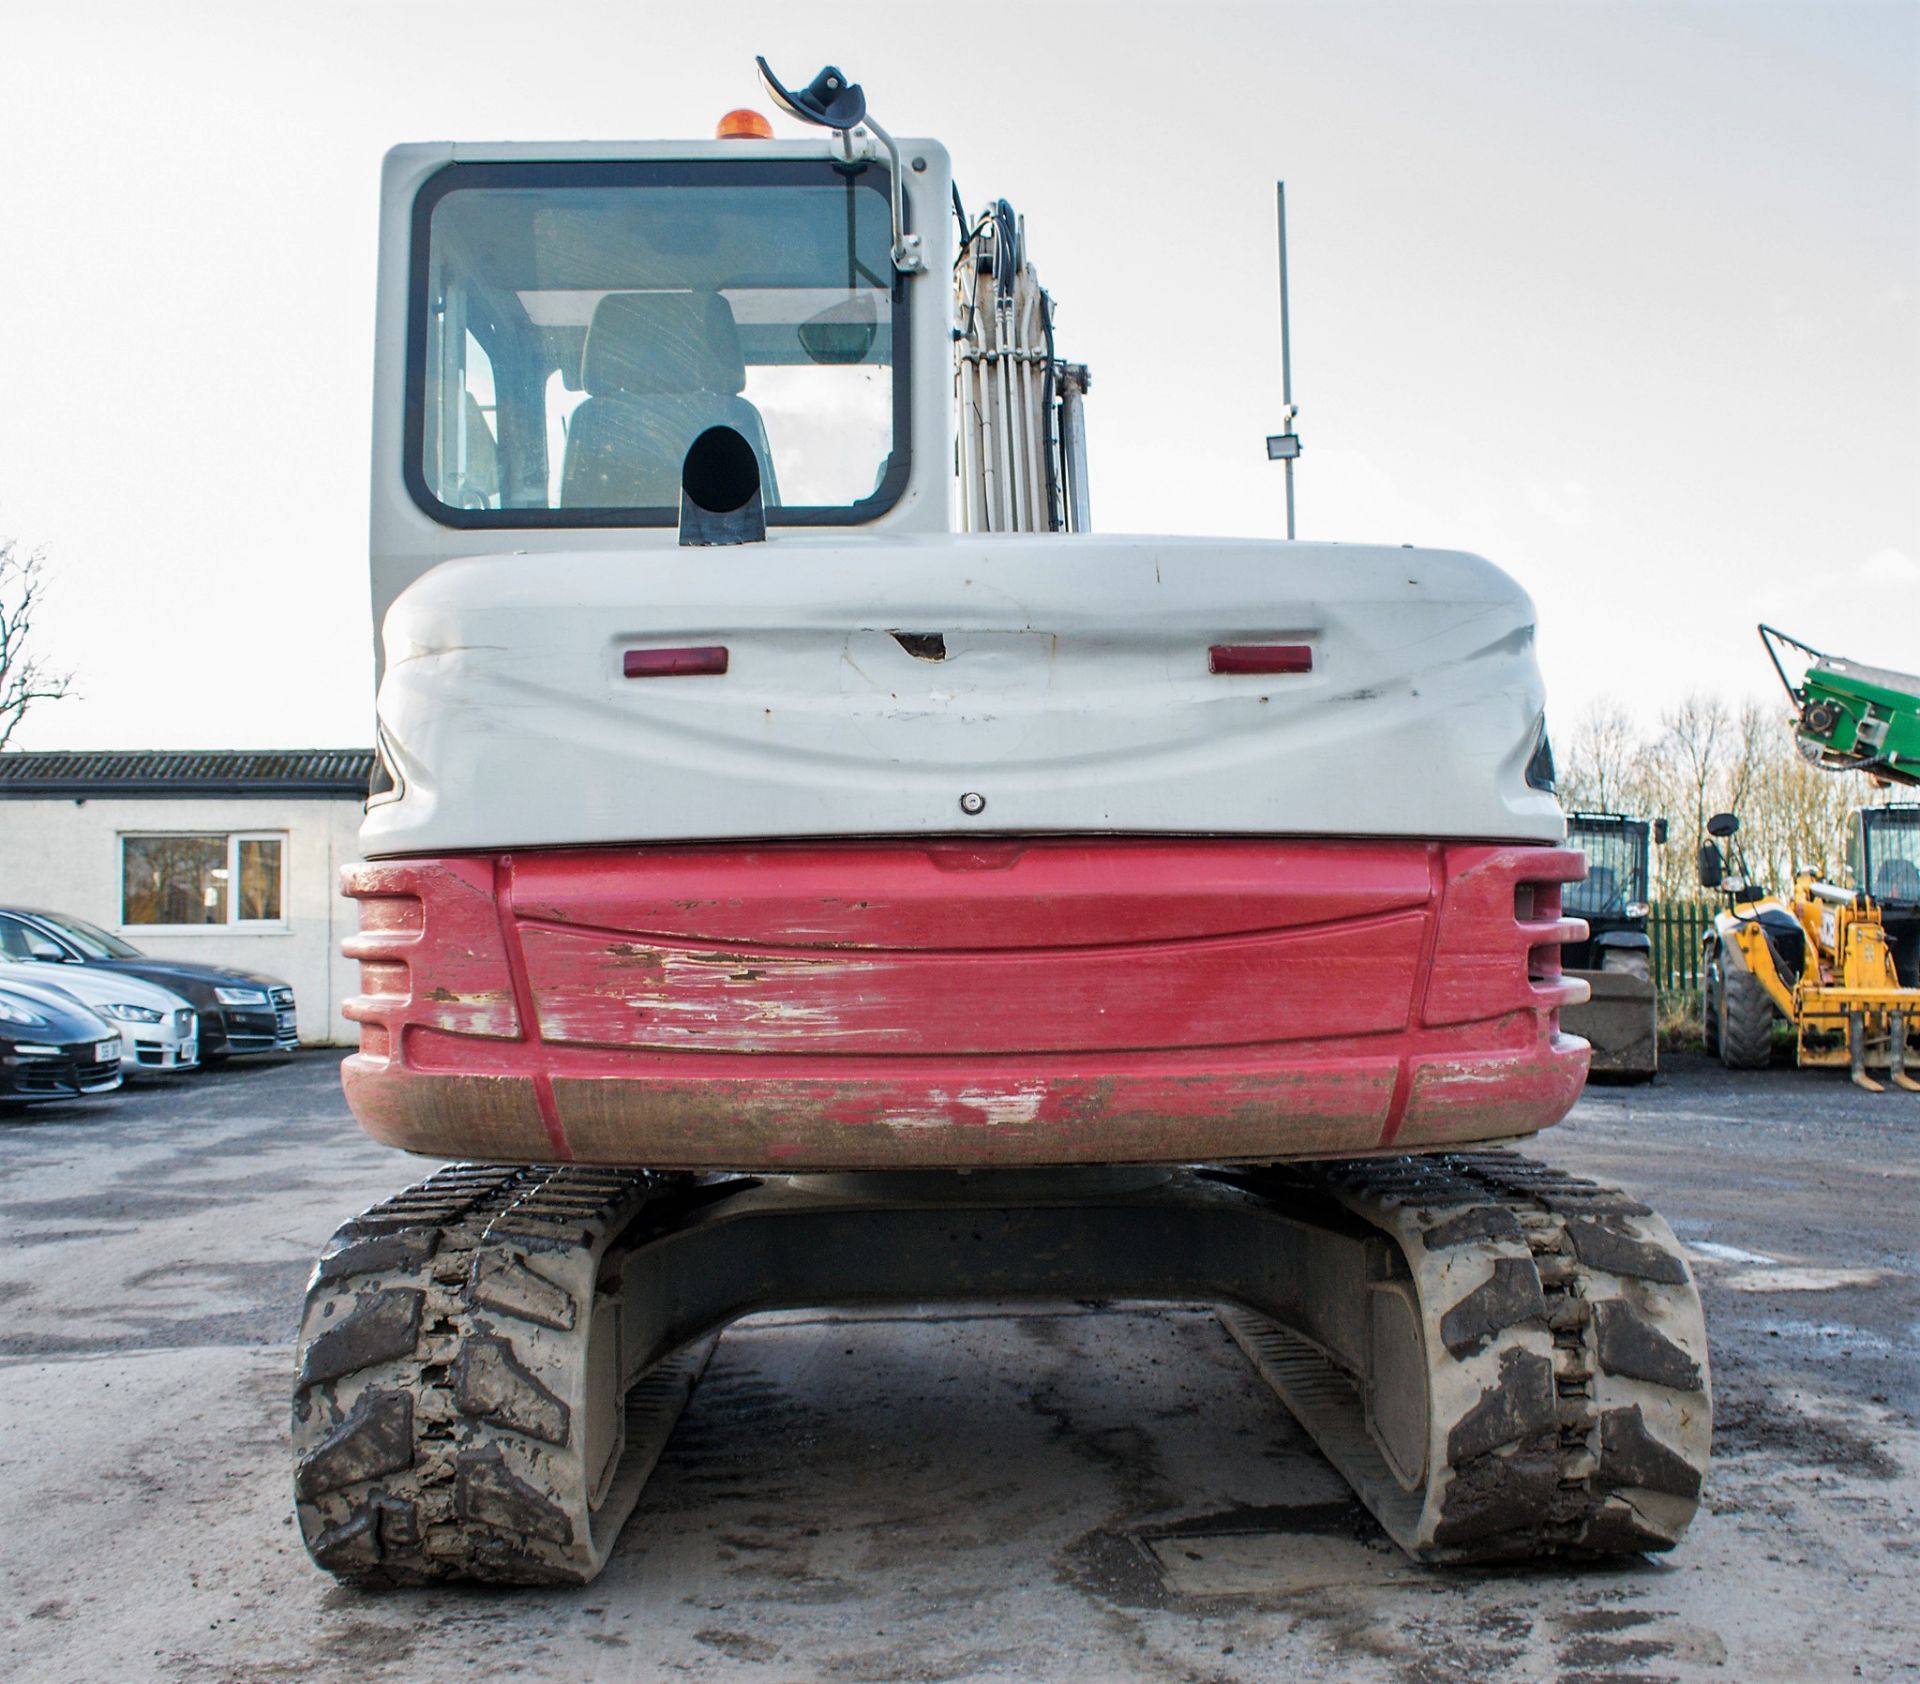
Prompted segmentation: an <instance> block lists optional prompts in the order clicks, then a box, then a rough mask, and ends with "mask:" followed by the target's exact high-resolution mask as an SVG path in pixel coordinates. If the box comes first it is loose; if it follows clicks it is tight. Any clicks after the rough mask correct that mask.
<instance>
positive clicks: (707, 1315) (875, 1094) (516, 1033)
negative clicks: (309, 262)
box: [293, 63, 1710, 1584]
mask: <svg viewBox="0 0 1920 1684" xmlns="http://www.w3.org/2000/svg"><path fill="white" fill-rule="evenodd" d="M762 71H763V79H764V81H765V83H766V87H767V91H768V94H769V96H770V98H771V99H772V100H773V102H774V104H775V106H776V107H777V108H778V109H779V110H780V111H781V112H783V113H784V114H785V116H786V117H787V118H788V119H789V120H790V121H791V123H792V125H793V128H794V131H795V132H794V135H793V136H791V137H781V138H775V137H774V135H773V134H772V131H771V125H770V124H769V123H768V122H767V121H766V119H764V118H761V117H758V116H756V115H754V114H753V113H750V112H741V113H732V114H729V115H728V116H727V117H726V118H725V119H723V121H722V124H721V129H720V135H721V137H722V138H716V139H714V140H712V141H702V142H693V143H679V144H666V143H653V142H649V143H642V144H633V145H619V146H613V145H552V144H542V145H527V146H514V145H485V146H468V145H459V146H454V145H419V146H403V147H400V148H399V149H397V150H395V151H394V152H392V153H391V154H390V155H389V156H388V159H387V162H386V168H385V176H384V185H383V195H384V198H383V218H384V221H383V228H382V246H381V259H380V277H379V287H380V297H379V312H378V347H377V353H376V363H375V378H376V389H377V399H376V425H375V435H374V469H373V516H372V572H373V604H374V613H375V624H376V626H377V627H378V628H379V629H380V633H381V644H380V651H379V659H380V666H381V676H380V680H379V691H378V716H379V736H378V742H379V770H378V772H377V773H376V781H375V788H374V790H373V792H372V795H371V798H370V800H369V803H368V808H367V814H366V821H365V827H364V831H363V846H364V851H365V854H366V863H364V864H361V865H356V866H353V867H351V868H350V869H349V870H348V872H347V874H346V890H347V893H348V894H350V895H351V896H353V897H354V898H355V899H356V900H357V901H358V902H359V907H360V930H359V933H358V934H357V935H355V936H353V937H352V938H351V939H350V941H349V943H348V952H349V954H350V956H351V957H352V958H354V959H355V960H357V961H358V962H359V965H360V968H361V977H362V982H361V992H360V994H359V995H358V996H357V997H356V998H355V999H354V1000H353V1001H352V1002H351V1004H350V1006H349V1007H348V1013H349V1016H350V1017H351V1018H353V1019H354V1020H355V1021H356V1022H357V1023H358V1025H359V1031H360V1043H359V1047H358V1050H357V1051H356V1052H354V1053H353V1054H352V1056H351V1057H349V1058H348V1059H347V1060H346V1063H345V1066H344V1079H345V1085H346V1091H347V1096H348V1099H349V1101H350V1103H351V1105H352V1108H353V1111H354V1113H355V1115H356V1116H357V1117H358V1119H359V1120H360V1122H361V1124H362V1125H363V1126H364V1127H365V1129H366V1130H367V1131H368V1132H369V1133H370V1134H371V1135H372V1136H373V1137H374V1138H375V1139H377V1140H379V1141H382V1142H384V1143H386V1144H388V1145H390V1146H393V1147H396V1148H398V1149H401V1150H403V1151H407V1152H413V1153H418V1154H422V1155H424V1156H427V1157H431V1158H435V1159H441V1160H452V1162H451V1164H450V1166H449V1167H445V1168H442V1169H440V1170H438V1171H437V1172H436V1173H434V1174H432V1175H430V1176H429V1177H428V1178H427V1179H426V1180H425V1181H422V1182H421V1183H419V1184H418V1185H417V1186H414V1187H413V1188H411V1189H409V1190H408V1191H406V1192H404V1193H402V1194H400V1195H399V1196H398V1197H396V1198H393V1199H390V1200H388V1201H387V1202H385V1203H383V1204H380V1205H376V1206H375V1207H374V1208H372V1209H370V1210H367V1211H364V1212H362V1213H361V1214H360V1215H358V1216H356V1217H354V1218H352V1219H351V1220H350V1221H348V1222H346V1223H345V1225H344V1226H342V1227H341V1228H340V1230H339V1231H338V1233H336V1234H335V1235H334V1237H333V1239H332V1240H331V1242H330V1243H329V1244H328V1245H327V1247H326V1248H325V1251H324V1253H323V1255H322V1256H321V1258H320V1260H319V1263H318V1265H317V1266H316V1268H315V1271H314V1274H313V1278H312V1283H311V1286H310V1290H309V1293H308V1298H307V1302H306V1308H305V1314H304V1322H303V1327H302V1334H301V1345H300V1355H299V1375H298V1380H297V1388H296V1392H295V1400H294V1410H293V1432H294V1440H295V1447H296V1451H297V1457H298V1462H297V1470H296V1473H295V1496H296V1502H297V1509H298V1515H299V1523H300V1527H301V1530H302V1533H303V1535H304V1538H305V1541H306V1544H307V1547H308V1549H309V1551H310V1552H311V1553H312V1556H313V1558H314V1560H315V1561H316V1562H317V1563H318V1564H319V1565H320V1566H321V1567H322V1568H324V1569H326V1570H327V1571H329V1572H331V1573H334V1574H337V1575H339V1576H340V1577H341V1578H343V1579H346V1580H351V1581H355V1582H359V1583H363V1584H416V1583H422V1582H426V1581H434V1580H442V1579H481V1580H492V1581H500V1582H508V1583H552V1582H572V1583H578V1582H582V1581H585V1580H588V1579H591V1578H592V1577H593V1576H594V1574H595V1573H597V1572H598V1571H599V1570H600V1568H601V1566H602V1565H603V1563H604V1562H605V1561H606V1559H607V1555H608V1552H609V1550H610V1549H612V1547H613V1545H614V1542H615V1539H616V1537H617V1536H618V1535H619V1533H620V1529H621V1527H622V1524H623V1523H624V1522H625V1521H626V1520H627V1518H628V1516H629V1514H630V1513H631V1512H632V1511H633V1510H634V1508H635V1505H636V1502H637V1501H638V1499H639V1496H640V1493H641V1490H642V1488H643V1485H644V1483H645V1481H646V1479H647V1476H648V1474H649V1472H650V1471H651V1469H652V1467H653V1466H654V1464H655V1461H656V1459H657V1458H658V1457H659V1455H660V1454H661V1451H662V1448H663V1446H664V1444H665V1442H666V1439H667V1436H668V1434H669V1433H670V1431H671V1429H672V1425H673V1422H674V1420H675V1417H676V1416H677V1414H678V1413H679V1411H680V1409H681V1408H682V1406H683V1405H684V1404H685V1403H686V1401H687V1399H688V1397H689V1395H690V1393H691V1392H692V1390H693V1389H694V1387H695V1386H696V1385H697V1382H698V1376H699V1373H700V1369H701V1365H702V1363H703V1361H704V1360H705V1356H706V1353H707V1351H708V1349H709V1347H710V1345H711V1343H712V1341H713V1339H714V1338H715V1337H716V1335H717V1333H718V1331H719V1330H720V1329H722V1328H723V1327H725V1326H726V1325H727V1323H729V1322H730V1321H731V1320H733V1319H735V1318H737V1317H739V1316H742V1315H746V1314H749V1313H751V1312H754V1311H758V1310H764V1309H769V1308H774V1307H781V1306H813V1305H844V1304H861V1303H869V1302H876V1301H885V1300H902V1301H909V1302H924V1301H929V1300H941V1299H990V1300H1004V1299H1020V1298H1101V1299H1108V1298H1123V1299H1161V1300H1177V1301H1184V1302H1193V1301H1205V1302H1212V1303H1215V1304H1217V1305H1219V1306H1221V1313H1222V1315H1223V1317H1224V1319H1225V1322H1226V1326H1227V1328H1228V1329H1229V1330H1230V1331H1231V1333H1232V1335H1233V1337H1234V1338H1235V1339H1236V1340H1237V1341H1238V1342H1239V1344H1240V1346H1241V1347H1242V1348H1243V1349H1244V1350H1245V1352H1246V1354H1247V1357H1248V1359H1249V1362H1250V1367H1251V1371H1252V1372H1253V1373H1255V1374H1257V1375H1258V1376H1259V1377H1260V1378H1261V1379H1263V1380H1264V1381H1265V1382H1267V1383H1268V1384H1270V1385H1271V1386H1272V1388H1273V1389H1274V1391H1275V1392H1276V1393H1277V1394H1278V1395H1279V1397H1280V1398H1281V1399H1282V1400H1284V1402H1285V1404H1286V1405H1287V1407H1288V1408H1289V1409H1291V1410H1292V1411H1293V1412H1294V1414H1295V1415H1297V1416H1298V1418H1299V1419H1300V1420H1301V1421H1302V1422H1303V1423H1304V1424H1305V1425H1306V1427H1307V1428H1308V1429H1309V1430H1310V1432H1311V1433H1312V1434H1313V1436H1314V1438H1315V1439H1316V1440H1317V1442H1318V1443H1319V1445H1320V1447H1321V1448H1322V1449H1323V1450H1324V1451H1325V1453H1326V1455H1327V1456H1328V1457H1329V1458H1330V1459H1331V1460H1332V1461H1333V1463H1334V1464H1335V1465H1336V1466H1337V1467H1338V1468H1339V1469H1340V1470H1341V1471H1342V1472H1343V1473H1344V1474H1345V1476H1346V1477H1347V1478H1348V1479H1349V1480H1350V1481H1351V1482H1352V1484H1353V1487H1354V1489H1355V1490H1356V1492H1357V1493H1358V1494H1359V1496H1360V1497H1361V1498H1362V1499H1363V1500H1364V1501H1365V1502H1366V1504H1367V1505H1368V1506H1369V1507H1370V1508H1371V1509H1372V1511H1373V1513H1374V1514H1375V1515H1376V1516H1378V1518H1379V1521H1380V1523H1381V1525H1382V1526H1383V1527H1384V1528H1385V1529H1386V1531H1387V1532H1388V1533H1389V1534H1390V1535H1391V1536H1392V1537H1393V1538H1394V1539H1395V1540H1396V1541H1397V1542H1398V1543H1399V1544H1400V1545H1401V1546H1402V1547H1403V1548H1404V1549H1405V1550H1406V1551H1407V1552H1408V1553H1409V1554H1411V1555H1412V1556H1413V1557H1415V1558H1416V1559H1418V1560H1421V1561H1431V1562H1481V1561H1516V1560H1518V1561H1525V1560H1531V1559H1534V1558H1538V1557H1543V1556H1554V1555H1565V1556H1574V1557H1600V1556H1608V1555H1614V1554H1618V1553H1620V1552H1632V1551H1641V1550H1663V1549H1667V1548H1669V1547H1670V1546H1672V1545H1673V1544H1674V1543H1675V1542H1676V1541H1678V1540H1679V1538H1680V1537H1681V1535H1682V1533H1683V1532H1684V1530H1685V1528H1686V1526H1687V1524H1688V1521H1689V1519H1690V1517H1691V1516H1692V1514H1693V1513H1694V1510H1695V1507H1696V1505H1697V1503H1698V1501H1699V1497H1700V1487H1701V1479H1702V1475H1703V1471H1704V1469H1705V1465H1706V1460H1707V1452H1708V1438H1709V1432H1710V1406H1709V1381H1708V1372H1707V1346H1706V1338H1705V1333H1704V1329H1703V1326H1702V1322H1701V1313H1700V1304H1699V1299H1698V1296H1697V1294H1696V1290H1695V1285H1694V1281H1693V1278H1692V1276H1691V1273H1690V1271H1689V1268H1688V1264H1687V1261H1686V1257H1685V1254H1684V1253H1683V1252H1682V1251H1681V1249H1680V1248H1679V1247H1678V1246H1677V1245H1676V1243H1675V1241H1674V1239H1673V1236H1672V1234H1671V1233H1670V1232H1669V1230H1668V1229H1667V1226H1666V1225H1665V1223H1663V1222H1662V1221H1661V1219H1660V1218H1659V1217H1658V1216H1656V1215H1655V1214H1654V1213H1653V1212H1652V1211H1650V1210H1649V1209H1648V1208H1647V1207H1646V1206H1645V1205H1643V1204H1641V1203H1639V1202H1638V1201H1636V1200H1635V1199H1633V1198H1632V1197H1631V1196H1630V1195H1628V1194H1626V1193H1623V1192H1621V1191H1618V1190H1616V1189H1613V1188H1608V1187H1602V1186H1597V1185H1595V1184H1593V1183H1591V1182H1588V1181H1585V1180H1582V1179H1580V1178H1577V1177H1574V1176H1571V1175H1566V1174H1562V1173H1560V1172H1558V1171H1556V1170H1553V1169H1551V1168H1548V1167H1545V1166H1543V1165H1541V1164H1538V1163H1535V1162H1532V1161H1530V1160H1528V1159H1526V1158H1523V1157H1520V1156H1518V1155H1516V1154H1514V1153H1513V1152H1511V1151H1510V1150H1507V1149H1506V1147H1507V1146H1508V1145H1509V1144H1510V1143H1511V1142H1513V1141H1515V1140H1517V1139H1520V1138H1522V1137H1525V1136H1527V1135H1530V1134H1533V1133H1534V1132H1536V1131H1538V1130H1540V1129H1542V1128H1545V1127H1547V1126H1548V1125H1550V1124H1552V1123H1554V1122H1556V1121H1557V1120H1558V1119H1559V1118H1560V1117H1561V1116H1562V1115H1563V1114H1564V1113H1565V1112H1566V1111H1567V1109H1568V1108H1569V1106H1571V1105H1572V1103H1573V1101H1574V1099H1575V1098H1576V1096H1577V1095H1578V1094H1579V1092H1580V1089H1581V1084H1582V1082H1583V1080H1584V1077H1585V1074H1586V1068H1587V1059H1588V1049H1587V1046H1586V1044H1585V1043H1584V1042H1583V1041H1581V1040H1579V1039H1577V1038H1575V1037H1573V1036H1570V1035H1568V1034H1566V1033H1564V1032H1562V1030H1561V1028H1560V1024H1559V1013H1560V1011H1561V1010H1562V1008H1563V1007H1565V1006H1566V1005H1568V1004H1570V1003H1571V1002H1573V1001H1574V1000H1575V999H1577V998H1578V997H1579V995H1580V993H1581V989H1580V987H1579V985H1577V984H1575V983H1572V982H1570V981H1569V980H1567V979H1566V978H1565V977H1564V976H1563V975H1562V972H1561V965H1560V952H1561V948H1562V946H1563V944H1565V943H1567V942H1568V941H1570V940H1573V939H1575V938H1576V937H1577V936H1578V935H1580V934H1581V933H1582V926H1581V924H1580V923H1579V922H1578V921H1577V920H1576V919H1573V918H1571V917H1569V916H1566V915H1565V914H1564V912H1563V902H1562V895H1563V892H1564V888H1565V885H1567V884H1568V883H1570V882H1574V881H1577V880H1578V879H1579V877H1580V875H1581V872H1582V860H1581V856H1580V855H1579V854H1578V853H1576V852H1573V851H1571V850H1569V849H1567V848H1565V847H1564V846H1563V845H1562V842H1563V837H1564V825H1563V821H1562V817H1561V814H1560V811H1559V809H1558V808H1557V806H1556V805H1555V801H1554V796H1553V792H1552V774H1551V751H1550V749H1549V748H1548V745H1547V740H1546V735H1545V726H1544V723H1543V704H1542V691H1541V682H1540V676H1539V672H1538V669H1537V666H1536V663H1535V656H1534V637H1533V610H1532V606H1531V604H1530V603H1529V602H1528V600H1527V598H1526V596H1525V594H1524V593H1523V592H1522V591H1521V590H1520V589H1519V587H1518V586H1516V585H1515V584H1514V582H1513V581H1512V580H1511V579H1509V578H1508V577H1507V576H1506V575H1504V574H1503V573H1501V572H1499V571H1498V570H1497V569H1495V568H1494V567H1492V566H1490V565H1489V564H1488V563H1486V562H1485V561H1482V560H1480V559H1478V558H1477V557H1474V556H1471V555H1466V554H1462V553H1458V552H1453V551H1445V550H1420V549H1412V548H1402V547H1398V546H1394V547H1384V546H1374V545H1365V544H1349V545H1337V544H1327V543H1306V542H1300V543H1293V542H1277V541H1275V542H1269V541H1255V540H1247V541H1228V540H1222V539H1216V538H1191V537H1189V538H1180V537H1133V536H1114V535H1107V534H1103V533H1096V532H1094V531H1093V530H1092V529H1091V523H1090V519H1089V497H1088V481H1087V474H1086V454H1085V445H1084V432H1083V429H1082V426H1081V413H1082V400H1083V396H1084V394H1085V393H1086V391H1087V386H1088V381H1087V376H1086V371H1085V370H1084V369H1083V368H1080V367H1078V366H1077V365H1075V364H1072V363H1069V362H1067V361H1066V360H1064V359H1063V358H1062V357H1060V356H1059V355H1058V354H1057V353H1056V350H1055V346H1054V336H1053V311H1052V306H1051V301H1050V299H1049V297H1048V295H1047V293H1046V292H1045V291H1044V289H1042V288H1041V287H1040V285H1039V283H1038V281H1037V279H1036V277H1035V272H1034V269H1033V266H1032V263H1031V262H1030V260H1029V257H1028V253H1027V250H1026V236H1025V230H1024V227H1023V225H1022V223H1021V221H1020V219H1019V218H1018V217H1017V216H1016V215H1015V214H1014V213H1013V212H1012V211H1011V210H1010V209H1009V208H1008V207H1007V206H1006V204H1005V203H1004V202H999V203H995V204H994V205H993V206H992V207H991V209H989V210H987V211H986V212H984V213H979V214H976V213H974V212H972V211H969V210H967V209H965V208H964V207H963V203H962V201H961V199H960V198H959V196H958V194H957V193H956V191H955V189H954V186H953V182H952V178H951V174H950V170H949V165H948V159H947V155H946V153H945V152H944V151H943V150H942V149H941V148H940V147H939V146H938V145H937V144H935V143H934V142H932V141H930V140H915V139H900V140H895V139H894V138H893V137H892V136H891V135H890V134H889V133H888V132H887V130H885V129H883V128H882V127H881V126H880V124H879V123H878V122H876V121H875V120H874V119H873V117H872V116H871V115H870V114H869V113H868V112H867V110H866V106H865V96H864V94H863V92H862V90H861V89H860V87H859V86H858V85H856V84H853V83H851V82H850V81H849V80H848V79H847V78H846V77H845V76H843V75H841V74H840V72H839V71H837V70H834V69H831V68H829V69H827V70H824V71H822V72H821V73H820V74H819V75H818V76H816V77H815V78H814V79H813V80H812V81H811V82H810V83H809V84H808V85H806V86H805V87H788V86H785V85H783V84H782V83H781V82H780V81H779V80H778V79H777V78H776V77H775V76H774V75H773V73H772V72H771V71H768V70H766V68H765V66H764V63H763V64H762ZM1196 396H1197V395H1196ZM1168 462H1169V465H1168V473H1169V476H1170V477H1172V476H1176V475H1177V473H1178V467H1177V451H1174V450H1170V451H1169V457H1168Z"/></svg>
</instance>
